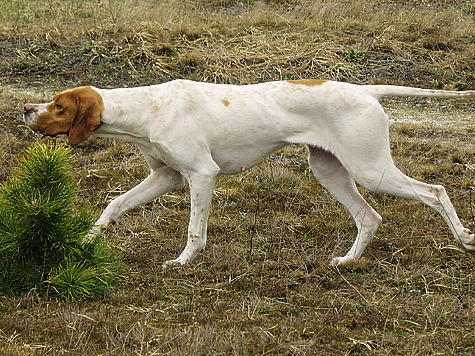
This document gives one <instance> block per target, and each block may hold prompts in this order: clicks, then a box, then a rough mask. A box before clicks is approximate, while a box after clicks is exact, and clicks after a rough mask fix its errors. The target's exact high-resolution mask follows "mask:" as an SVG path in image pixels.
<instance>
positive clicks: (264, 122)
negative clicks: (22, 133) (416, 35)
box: [24, 80, 475, 265]
mask: <svg viewBox="0 0 475 356" xmlns="http://www.w3.org/2000/svg"><path fill="white" fill-rule="evenodd" d="M473 95H475V92H474V91H466V92H455V91H441V90H428V89H416V88H408V87H398V86H388V85H366V86H364V85H354V84H347V83H339V82H332V81H320V80H297V81H281V82H270V83H263V84H256V85H244V86H235V85H218V84H207V83H197V82H192V81H186V80H176V81H172V82H168V83H165V84H161V85H155V86H149V87H139V88H131V89H129V88H124V89H112V90H104V89H97V88H93V87H81V88H76V89H72V90H67V91H65V92H62V93H60V94H58V95H56V96H55V97H54V100H53V101H52V102H51V103H48V104H27V105H25V107H24V120H25V122H26V123H27V124H28V126H30V127H31V128H32V129H33V130H34V131H37V132H40V133H42V134H45V135H50V136H56V135H59V134H67V135H68V136H69V142H70V144H72V145H77V144H79V143H81V142H82V141H84V140H86V139H87V138H88V137H89V136H90V135H92V136H99V137H111V138H116V139H122V140H128V141H132V142H135V143H136V144H137V145H138V147H139V148H140V150H141V152H142V153H143V155H144V157H145V160H146V161H147V163H148V164H149V165H150V168H151V173H150V175H149V176H148V177H147V178H146V179H145V180H144V181H143V182H142V183H140V184H139V185H137V186H136V187H135V188H133V189H132V190H130V191H129V192H127V193H125V194H123V195H121V196H119V197H118V198H116V199H115V200H113V201H112V202H111V203H110V204H109V205H108V207H107V208H106V209H105V210H104V212H103V213H102V215H101V216H100V218H99V220H98V221H97V222H96V227H95V229H104V228H105V227H106V226H107V225H109V224H110V223H112V222H114V221H116V220H117V219H118V218H119V217H121V216H122V215H123V214H124V213H125V212H127V211H129V210H131V209H134V208H135V207H137V206H139V205H141V204H144V203H146V202H148V201H150V200H152V199H154V198H157V197H158V196H160V195H162V194H164V193H166V192H168V191H170V190H171V189H174V188H178V187H182V186H183V185H184V182H185V179H186V180H187V181H188V183H189V186H190V192H191V214H190V222H189V227H188V242H187V244H186V247H185V249H184V250H183V252H182V253H181V255H180V256H179V257H178V258H177V259H175V260H171V261H167V262H166V264H185V263H187V262H189V261H191V260H193V258H194V257H195V256H196V255H197V254H198V253H199V252H200V251H201V250H202V249H203V248H204V247H205V244H206V223H207V219H208V211H209V208H210V204H211V197H212V193H213V189H214V184H215V181H216V178H217V176H218V175H221V174H235V173H241V172H244V171H246V170H248V169H249V168H251V167H253V166H254V165H256V164H257V163H259V162H260V161H261V160H262V159H264V158H265V157H266V156H268V155H269V154H270V153H272V152H274V151H276V150H279V149H281V148H283V147H285V146H287V145H289V144H294V143H297V144H302V145H306V146H307V147H308V152H309V159H308V161H309V164H310V168H311V169H312V172H313V174H314V175H315V177H316V178H317V179H318V181H319V182H320V183H321V184H322V186H324V187H325V188H326V189H328V190H329V191H330V192H331V194H333V196H334V197H335V198H336V199H338V200H339V201H340V202H341V203H342V204H343V205H344V206H345V207H346V208H347V209H348V210H349V212H350V214H351V215H352V217H353V219H354V220H355V223H356V226H357V227H358V234H357V236H356V240H355V242H354V244H353V246H352V247H351V249H350V251H349V252H348V253H347V254H346V256H344V257H337V258H334V259H333V261H332V263H333V264H334V265H339V264H345V263H348V262H351V261H355V260H357V259H358V258H359V257H360V256H361V254H362V253H363V251H364V249H365V248H366V246H367V245H368V244H369V242H370V241H371V239H372V237H373V235H374V233H375V232H376V230H377V228H378V227H379V225H380V223H381V217H380V216H379V215H378V213H376V211H374V210H373V209H372V208H371V207H370V206H369V205H368V203H367V202H366V201H365V200H364V199H363V197H362V196H361V195H360V194H359V193H358V190H357V189H356V185H355V181H356V182H357V183H359V184H361V185H362V186H363V187H365V188H367V189H369V190H372V191H375V192H378V193H388V194H392V195H396V196H400V197H405V198H410V199H414V200H417V201H420V202H422V203H424V204H426V205H428V206H430V207H432V208H434V209H435V210H437V211H438V212H439V213H440V215H442V217H443V218H444V219H445V221H446V222H447V224H448V226H449V228H450V230H451V231H452V234H453V235H454V237H455V239H456V240H457V241H458V242H460V243H461V244H462V245H463V246H464V247H465V248H466V249H468V250H474V249H475V236H474V235H473V234H471V233H470V231H469V230H468V229H466V228H464V227H463V226H462V224H461V222H460V220H459V218H458V217H457V214H456V212H455V210H454V208H453V206H452V204H451V202H450V200H449V197H448V196H447V194H446V192H445V189H444V188H443V187H442V186H440V185H429V184H425V183H422V182H418V181H416V180H414V179H411V178H409V177H407V176H406V175H404V174H403V173H401V172H400V171H399V170H398V169H397V168H396V167H395V166H394V163H393V160H392V158H391V155H390V148H389V134H388V126H389V121H388V116H387V115H386V114H385V113H384V111H383V108H382V107H381V105H380V104H379V102H378V99H379V98H381V97H383V96H426V97H456V98H460V97H468V96H473Z"/></svg>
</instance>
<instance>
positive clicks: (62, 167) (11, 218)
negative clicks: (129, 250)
mask: <svg viewBox="0 0 475 356" xmlns="http://www.w3.org/2000/svg"><path fill="white" fill-rule="evenodd" d="M70 161H71V159H70V150H69V149H68V148H67V147H65V146H63V145H58V144H54V143H49V144H44V143H38V144H35V145H34V146H33V147H31V148H29V149H28V150H27V151H26V154H25V156H24V157H23V158H21V159H20V161H19V167H18V169H17V170H16V172H14V174H13V175H12V176H11V177H10V178H8V179H7V180H6V181H5V182H4V183H3V184H2V185H1V186H0V294H7V293H12V294H21V293H28V292H30V291H31V290H36V291H38V292H39V293H41V294H46V293H49V294H50V295H51V294H52V295H54V296H56V297H58V298H59V299H66V300H69V301H77V300H81V299H84V298H89V297H93V296H94V295H97V294H101V293H103V292H105V291H106V290H107V289H108V288H109V287H110V285H111V284H112V283H113V282H115V281H116V279H117V273H118V270H119V263H118V258H117V254H115V253H114V252H112V251H111V249H110V248H109V247H108V246H107V245H106V244H105V242H104V241H103V240H102V238H101V237H100V236H93V237H88V238H86V235H87V234H88V232H89V231H90V229H91V228H92V226H93V224H94V221H95V220H96V216H95V214H94V213H92V212H91V210H90V209H88V208H82V209H80V210H77V209H76V208H75V204H76V202H77V189H76V186H75V184H74V181H73V177H72V173H71V172H72V167H71V164H70Z"/></svg>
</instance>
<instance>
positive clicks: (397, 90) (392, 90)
mask: <svg viewBox="0 0 475 356" xmlns="http://www.w3.org/2000/svg"><path fill="white" fill-rule="evenodd" d="M364 88H365V89H366V90H367V92H368V93H369V94H370V95H371V96H373V97H374V98H376V99H379V98H381V97H383V96H411V97H417V96H423V97H433V98H467V97H471V96H475V90H466V91H453V90H432V89H419V88H410V87H402V86H395V85H367V86H365V87H364Z"/></svg>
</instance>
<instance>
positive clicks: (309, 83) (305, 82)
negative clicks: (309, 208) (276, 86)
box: [287, 79, 328, 87]
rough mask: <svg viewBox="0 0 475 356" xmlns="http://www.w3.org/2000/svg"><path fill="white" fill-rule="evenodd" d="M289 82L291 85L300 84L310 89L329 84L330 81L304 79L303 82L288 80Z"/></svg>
mask: <svg viewBox="0 0 475 356" xmlns="http://www.w3.org/2000/svg"><path fill="white" fill-rule="evenodd" d="M287 82H288V83H290V84H298V85H305V86H308V87H314V86H317V85H322V84H324V83H326V82H328V80H321V79H302V80H288V81H287Z"/></svg>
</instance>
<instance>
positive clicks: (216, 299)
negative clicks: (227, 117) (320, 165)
mask: <svg viewBox="0 0 475 356" xmlns="http://www.w3.org/2000/svg"><path fill="white" fill-rule="evenodd" d="M473 13H474V8H473V5H472V4H471V3H470V2H460V1H428V0H426V1H402V0H401V1H399V0H398V1H392V2H390V3H388V2H379V1H361V0H352V1H339V0H334V1H305V0H301V1H289V0H287V1H284V0H280V1H279V0H274V1H267V2H258V1H248V2H246V1H243V2H239V1H231V0H214V1H204V0H201V1H199V0H197V1H172V0H170V1H160V2H145V1H140V0H134V1H125V0H122V1H121V0H115V1H112V0H111V1H101V2H95V1H61V0H49V1H46V2H45V1H43V2H39V1H13V2H12V1H9V2H5V1H0V24H1V26H2V31H1V32H0V49H1V50H0V68H1V73H2V76H4V77H3V78H2V81H3V83H2V88H1V89H0V135H1V138H2V139H1V140H0V155H1V157H2V159H1V160H0V181H3V180H4V179H5V177H6V176H8V174H9V173H10V171H11V167H13V166H14V165H16V156H17V155H18V154H20V153H22V152H23V149H24V148H25V147H28V146H29V145H30V144H31V143H32V142H33V141H35V140H38V139H40V138H39V137H38V136H35V135H33V134H32V133H31V132H29V131H28V130H27V129H26V128H25V127H23V126H21V122H20V121H19V120H18V119H19V115H20V112H21V107H22V105H23V103H24V102H25V101H37V100H45V99H47V98H49V96H50V92H52V91H54V90H56V89H61V88H64V87H70V86H74V85H80V84H94V85H96V86H125V85H129V86H131V85H136V84H150V83H157V82H162V81H165V80H169V79H173V78H181V77H184V78H191V79H197V80H206V81H216V82H226V83H241V84H245V83H252V82H259V81H264V80H273V79H282V78H303V77H319V78H333V79H339V80H349V81H355V82H365V83H366V82H392V83H405V84H412V85H416V86H422V87H473V84H474V83H473V81H474V79H473V76H472V75H473V72H474V64H473V51H474V44H473V42H474V41H473V39H474V33H473V31H474V30H473V29H474V28H475V27H474V26H473ZM385 105H387V106H389V108H390V110H389V112H390V114H391V117H392V118H396V117H398V116H401V117H405V118H408V119H407V120H405V121H403V122H401V123H398V122H396V123H395V124H394V125H393V126H392V129H391V137H392V149H393V154H394V158H395V161H396V162H397V165H398V167H400V168H401V169H402V170H403V171H405V172H407V173H408V174H410V175H411V176H412V177H414V178H417V179H421V180H424V181H426V182H429V183H441V184H444V185H445V186H446V187H447V190H448V192H449V195H450V196H451V198H452V199H453V203H454V205H455V207H456V209H457V211H458V212H459V215H460V217H461V220H462V221H463V222H464V224H465V225H466V226H467V227H471V228H474V227H475V226H474V203H473V202H474V200H473V199H474V197H473V189H474V183H473V182H474V168H473V157H474V154H475V146H474V144H473V142H474V136H475V130H474V125H473V120H472V121H470V120H465V121H462V120H460V125H455V123H452V124H450V125H445V124H442V123H445V122H446V121H442V122H441V124H439V125H437V124H435V123H432V124H429V123H428V122H429V121H423V122H424V124H423V125H421V124H420V123H418V120H419V119H420V118H424V117H425V116H424V115H425V114H423V113H424V112H429V113H430V115H432V116H436V115H439V114H440V116H441V117H442V118H443V117H447V118H448V119H449V118H452V119H453V118H454V117H462V116H464V115H468V117H469V118H470V117H473V111H472V106H473V104H472V102H471V101H467V100H465V101H456V102H453V101H442V100H441V101H437V100H431V101H423V100H420V101H414V100H411V99H409V100H407V101H404V102H401V101H391V100H388V101H387V102H386V103H385ZM401 114H403V115H401ZM444 115H445V116H444ZM448 119H447V120H448ZM431 122H433V121H431ZM74 152H75V155H76V157H75V159H76V162H75V165H74V167H75V174H76V176H77V181H78V185H79V188H80V192H81V198H82V200H83V201H88V202H89V203H90V204H91V205H92V206H94V207H95V208H96V209H97V210H102V209H104V208H105V206H106V205H107V203H108V202H109V201H110V200H111V199H113V198H114V197H116V196H118V195H119V194H121V193H123V192H125V191H127V190H129V189H130V188H131V187H133V186H135V185H136V184H137V183H138V182H140V181H141V180H142V179H143V178H144V177H145V176H146V175H147V174H148V168H147V167H146V164H145V162H144V161H143V159H142V158H141V157H140V155H139V153H138V151H137V149H136V148H135V147H134V146H132V145H129V144H127V143H123V142H115V141H112V140H99V139H91V140H89V141H88V142H86V143H85V144H83V145H81V146H80V147H79V148H75V149H74ZM305 156H306V152H305V149H303V148H301V147H290V148H287V149H285V150H283V151H281V152H278V153H276V154H274V155H272V157H271V159H270V160H268V161H266V162H263V163H262V164H260V165H259V166H257V167H255V168H253V169H252V170H251V171H250V172H248V173H246V174H244V175H240V176H231V177H221V178H220V179H219V180H218V183H217V186H216V190H215V196H214V200H213V206H212V211H211V215H210V221H209V243H208V247H207V249H206V251H204V252H203V253H202V254H201V255H200V256H199V257H198V258H197V259H196V260H195V261H194V263H193V264H191V265H190V266H187V267H185V268H179V267H177V268H174V269H171V270H167V271H163V270H162V268H161V264H162V263H163V261H165V260H167V259H170V258H173V257H174V256H176V255H177V254H179V252H180V251H181V249H182V248H183V246H184V243H185V236H186V228H187V219H188V217H189V191H188V188H184V189H181V190H178V191H174V192H171V193H169V194H168V195H166V196H163V197H161V198H159V199H157V200H155V201H154V202H151V203H149V204H147V205H146V206H144V207H141V208H139V209H137V210H136V211H134V212H131V213H130V214H127V215H126V216H125V217H124V218H123V219H122V220H121V221H120V222H119V223H118V224H117V225H115V226H113V227H111V228H110V229H108V230H107V232H106V235H105V238H106V239H107V240H108V241H109V242H110V243H112V244H113V245H114V246H115V247H116V248H117V249H119V250H121V251H122V252H123V255H124V258H123V263H124V265H125V266H126V268H127V271H128V273H127V275H126V277H125V278H124V280H123V283H122V285H121V286H120V287H118V288H117V289H116V290H115V291H114V292H113V293H111V294H110V295H107V296H105V297H104V298H102V299H98V300H92V301H87V302H82V303H77V304H63V303H58V302H56V301H54V300H44V299H38V297H37V296H36V295H35V293H34V291H32V292H31V293H30V294H29V295H27V296H24V297H21V298H20V297H17V298H11V297H7V296H0V353H1V354H2V355H8V356H9V355H64V354H72V355H161V354H173V355H191V354H196V355H210V354H216V355H256V354H269V355H359V354H363V355H364V354H367V355H436V354H443V355H472V354H474V353H475V332H474V330H475V318H474V315H475V298H474V293H473V289H474V287H473V283H474V280H475V274H474V272H473V271H474V259H473V254H470V253H467V252H465V251H462V249H461V248H460V247H459V246H457V245H456V244H455V242H454V241H453V238H452V237H451V236H450V231H449V230H448V228H447V227H446V226H445V224H444V223H443V221H442V219H441V218H440V217H439V216H438V215H437V214H436V213H435V212H434V211H432V210H430V209H429V208H425V207H424V206H422V205H421V204H418V203H414V202H411V201H406V200H403V199H397V198H393V197H389V196H386V195H380V194H369V193H368V192H367V191H365V190H362V193H363V195H364V196H365V197H366V198H367V200H368V201H369V202H370V203H371V205H373V206H374V207H375V208H376V210H377V211H378V212H379V213H380V214H381V215H382V216H383V217H384V220H383V224H382V226H381V228H380V230H379V231H378V233H377V235H376V237H375V240H374V242H373V243H372V244H371V245H370V247H369V248H368V249H367V251H366V252H365V255H364V258H363V259H362V260H361V261H359V262H358V263H355V264H354V265H353V266H350V267H349V268H344V269H340V270H338V269H334V268H331V267H330V266H329V262H330V260H331V257H332V256H334V255H343V254H344V253H345V252H346V251H347V250H348V248H349V247H350V246H351V243H352V241H353V238H354V236H355V233H356V228H355V227H354V225H353V222H352V221H351V218H350V217H349V215H348V213H347V212H346V210H345V209H344V208H342V207H341V206H340V205H339V204H338V203H336V202H335V200H334V199H333V198H332V197H331V196H330V195H329V194H328V193H327V192H326V191H325V190H323V189H322V188H321V187H320V186H319V185H318V183H317V182H316V181H315V180H314V179H313V177H312V175H311V172H310V171H309V169H308V166H307V165H306V163H305V160H306V157H305Z"/></svg>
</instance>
